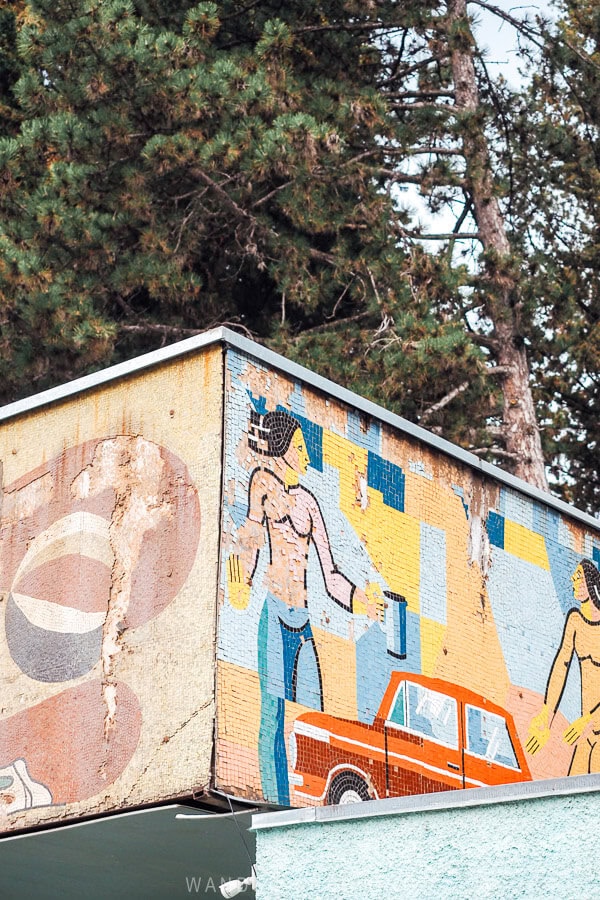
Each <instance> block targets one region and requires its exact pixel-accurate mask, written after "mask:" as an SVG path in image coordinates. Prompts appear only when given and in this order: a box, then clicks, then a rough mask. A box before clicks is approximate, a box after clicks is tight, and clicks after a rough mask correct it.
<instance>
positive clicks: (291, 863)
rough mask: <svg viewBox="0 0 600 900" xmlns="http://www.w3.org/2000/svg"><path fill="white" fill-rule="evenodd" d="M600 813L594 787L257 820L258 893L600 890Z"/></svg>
mask: <svg viewBox="0 0 600 900" xmlns="http://www.w3.org/2000/svg"><path fill="white" fill-rule="evenodd" d="M377 805H379V804H377ZM265 818H266V817H265ZM599 820H600V791H594V792H593V793H585V794H576V795H568V796H552V797H543V798H535V799H527V800H520V801H517V802H511V803H495V804H491V805H487V806H476V807H463V808H455V809H445V810H431V811H426V812H415V813H404V814H396V815H390V816H383V817H377V818H369V819H366V818H363V819H354V820H352V819H345V820H341V821H340V820H338V821H329V822H312V823H307V824H302V825H295V826H291V827H278V828H269V829H268V830H259V831H258V832H257V880H258V890H257V894H256V896H257V900H287V898H304V897H306V898H311V900H319V898H331V897H334V898H339V900H356V898H359V897H361V898H366V900H370V898H379V897H382V898H385V897H389V898H394V900H402V898H406V900H413V898H415V900H416V898H419V900H420V898H423V900H430V898H435V900H442V898H452V900H460V898H469V900H473V898H478V900H479V898H502V900H505V898H512V897H519V898H532V900H533V898H535V900H537V898H540V897H551V898H585V900H590V898H597V897H598V898H600V853H599V848H598V825H599Z"/></svg>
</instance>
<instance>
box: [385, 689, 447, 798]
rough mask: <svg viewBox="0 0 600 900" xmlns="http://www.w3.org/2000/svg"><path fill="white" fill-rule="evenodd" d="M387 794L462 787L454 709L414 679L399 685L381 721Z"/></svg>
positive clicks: (439, 695)
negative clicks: (383, 732) (387, 711)
mask: <svg viewBox="0 0 600 900" xmlns="http://www.w3.org/2000/svg"><path fill="white" fill-rule="evenodd" d="M385 748H386V771H387V785H386V786H387V795H388V796H389V797H398V796H402V795H405V794H422V793H429V792H431V791H447V790H452V789H455V788H462V787H463V786H464V783H463V765H462V752H461V741H460V740H459V705H458V703H457V701H456V699H455V698H454V697H451V696H449V695H448V694H443V693H441V692H439V691H435V690H432V689H431V688H428V687H426V686H425V685H422V684H419V683H418V682H416V681H411V680H409V679H407V680H406V681H401V682H400V684H399V686H398V690H397V692H396V695H395V697H394V699H393V702H392V704H391V706H390V712H389V715H388V718H387V719H386V722H385Z"/></svg>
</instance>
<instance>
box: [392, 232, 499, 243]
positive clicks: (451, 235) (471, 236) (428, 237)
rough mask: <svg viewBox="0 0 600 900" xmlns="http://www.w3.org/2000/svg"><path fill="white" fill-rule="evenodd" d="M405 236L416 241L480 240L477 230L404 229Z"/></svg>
mask: <svg viewBox="0 0 600 900" xmlns="http://www.w3.org/2000/svg"><path fill="white" fill-rule="evenodd" d="M404 234H405V235H406V237H409V238H413V240H417V241H482V237H481V234H480V233H479V232H478V231H471V232H465V233H463V234H460V233H457V232H454V231H450V232H447V233H446V234H422V233H420V232H418V231H405V232H404Z"/></svg>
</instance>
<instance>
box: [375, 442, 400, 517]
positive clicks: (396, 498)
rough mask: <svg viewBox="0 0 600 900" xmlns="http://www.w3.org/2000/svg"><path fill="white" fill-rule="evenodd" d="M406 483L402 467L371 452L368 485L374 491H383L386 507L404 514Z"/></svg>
mask: <svg viewBox="0 0 600 900" xmlns="http://www.w3.org/2000/svg"><path fill="white" fill-rule="evenodd" d="M405 483H406V476H405V475H404V472H403V471H402V469H401V468H400V466H396V465H395V464H394V463H391V462H389V460H387V459H383V458H382V457H381V456H378V455H377V454H376V453H372V452H371V451H370V450H369V455H368V462H367V484H368V485H369V487H370V488H373V490H375V491H381V493H382V494H383V502H384V503H385V504H386V506H391V507H393V509H397V510H398V511H399V512H404V489H405Z"/></svg>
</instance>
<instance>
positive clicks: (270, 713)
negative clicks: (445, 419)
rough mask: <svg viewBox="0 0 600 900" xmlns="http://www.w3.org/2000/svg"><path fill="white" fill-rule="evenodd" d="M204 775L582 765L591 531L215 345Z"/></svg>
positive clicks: (444, 772)
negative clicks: (214, 600)
mask: <svg viewBox="0 0 600 900" xmlns="http://www.w3.org/2000/svg"><path fill="white" fill-rule="evenodd" d="M225 377H226V411H225V420H226V427H225V462H224V506H223V526H222V528H223V534H222V553H221V567H220V578H221V588H220V603H219V628H218V651H217V652H218V666H217V699H218V711H217V726H218V727H217V755H216V776H217V784H218V785H219V786H220V787H221V788H223V789H225V790H228V791H231V792H232V793H236V794H240V795H243V796H247V797H253V798H260V799H264V800H267V801H269V802H271V803H273V804H280V805H284V806H286V805H296V806H306V805H311V804H322V803H345V802H354V801H357V800H364V799H368V798H374V797H385V796H399V795H403V794H414V793H421V792H427V791H438V790H448V789H455V788H457V789H460V788H469V787H476V786H479V785H496V784H502V783H506V782H518V781H528V780H531V779H539V778H546V777H555V776H562V775H566V774H568V773H570V774H579V773H586V772H598V771H600V744H598V734H599V733H600V674H598V673H600V627H598V626H600V574H599V573H598V564H599V563H600V536H599V535H598V534H597V533H596V532H592V531H589V530H586V528H585V527H583V526H582V525H581V524H578V523H577V522H576V521H575V520H570V519H567V518H565V517H564V516H562V515H560V514H559V513H558V512H556V511H554V510H553V509H551V508H549V507H546V506H545V505H543V504H541V503H538V502H536V501H534V500H532V499H529V498H528V497H526V496H525V495H521V494H520V493H519V492H517V491H514V490H512V489H509V488H508V487H506V486H504V485H503V484H501V483H500V482H498V483H493V482H492V481H490V480H486V481H485V482H484V481H483V480H482V478H481V477H480V476H479V475H478V474H477V473H476V471H475V470H471V469H470V468H468V467H467V466H465V465H463V464H460V463H458V462H457V461H455V460H453V459H451V458H450V457H446V456H444V455H442V454H440V453H437V452H434V451H433V450H432V449H429V448H428V447H426V446H424V445H421V444H419V443H418V442H416V441H415V440H413V439H410V438H408V437H406V436H404V435H402V434H400V433H397V432H395V431H393V430H392V429H391V428H389V427H387V426H384V425H381V424H380V423H378V422H377V421H374V420H368V419H366V418H365V417H364V416H361V415H359V414H358V413H357V411H356V410H353V409H352V408H348V407H346V406H344V405H343V404H341V403H339V402H337V401H335V400H334V399H331V398H327V397H325V396H322V395H320V394H318V393H317V392H315V391H313V390H312V389H309V388H307V387H306V386H304V385H302V384H299V383H296V382H294V381H293V380H290V379H289V378H287V377H286V376H285V375H283V374H281V373H278V372H276V371H273V370H268V369H266V368H264V367H263V366H261V365H260V364H258V363H256V362H254V361H252V360H250V359H249V358H246V357H244V356H243V355H241V354H240V353H239V352H237V351H234V350H231V349H230V350H228V352H227V355H226V372H225Z"/></svg>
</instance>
